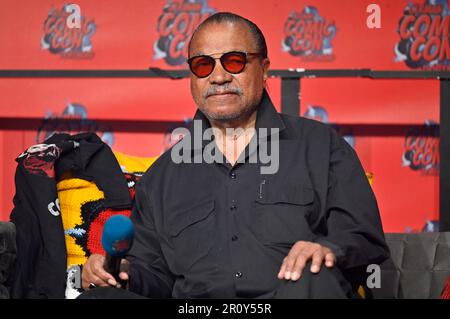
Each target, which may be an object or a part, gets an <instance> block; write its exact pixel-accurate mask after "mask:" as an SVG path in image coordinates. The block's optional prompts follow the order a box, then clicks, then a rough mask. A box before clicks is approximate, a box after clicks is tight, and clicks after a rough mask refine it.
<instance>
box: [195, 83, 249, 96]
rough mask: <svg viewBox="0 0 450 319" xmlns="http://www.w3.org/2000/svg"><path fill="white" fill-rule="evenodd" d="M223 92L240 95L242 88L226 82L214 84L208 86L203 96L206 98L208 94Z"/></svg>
mask: <svg viewBox="0 0 450 319" xmlns="http://www.w3.org/2000/svg"><path fill="white" fill-rule="evenodd" d="M225 93H233V94H238V95H242V90H241V89H239V88H234V87H231V86H230V85H228V84H224V85H214V86H210V87H209V88H208V90H207V91H206V92H205V93H204V94H203V97H204V98H207V97H208V96H211V95H215V94H225Z"/></svg>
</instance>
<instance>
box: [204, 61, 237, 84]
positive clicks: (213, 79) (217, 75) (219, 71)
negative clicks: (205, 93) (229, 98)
mask: <svg viewBox="0 0 450 319" xmlns="http://www.w3.org/2000/svg"><path fill="white" fill-rule="evenodd" d="M232 80H233V76H232V75H231V74H230V73H228V72H227V71H225V69H224V68H223V66H222V63H220V61H217V62H216V65H215V66H214V70H213V71H212V73H211V74H210V75H209V82H210V83H211V84H224V83H228V82H231V81H232Z"/></svg>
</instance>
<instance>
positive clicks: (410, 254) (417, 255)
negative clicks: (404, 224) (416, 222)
mask: <svg viewBox="0 0 450 319" xmlns="http://www.w3.org/2000/svg"><path fill="white" fill-rule="evenodd" d="M386 241H387V244H388V246H389V248H390V250H391V258H390V259H388V260H387V261H385V262H384V263H383V264H382V265H381V287H380V288H372V289H370V291H369V292H370V294H371V295H372V296H373V298H408V299H412V298H413V299H429V298H439V297H440V296H441V293H442V290H443V288H444V285H445V282H446V280H447V278H448V276H449V275H450V232H441V233H411V234H403V233H401V234H394V233H388V234H386Z"/></svg>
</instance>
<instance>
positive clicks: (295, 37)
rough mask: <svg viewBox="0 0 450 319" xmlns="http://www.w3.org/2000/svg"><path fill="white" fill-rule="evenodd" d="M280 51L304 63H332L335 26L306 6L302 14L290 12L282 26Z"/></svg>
mask: <svg viewBox="0 0 450 319" xmlns="http://www.w3.org/2000/svg"><path fill="white" fill-rule="evenodd" d="M284 36H285V38H284V40H283V42H282V44H281V45H282V51H283V52H289V53H290V54H291V55H293V56H299V57H301V58H302V59H303V60H304V61H332V60H334V58H335V56H334V52H333V45H332V40H333V39H334V37H335V36H336V25H335V23H334V22H333V21H329V20H326V19H324V18H323V17H321V16H320V15H319V11H318V10H317V9H316V8H315V7H312V6H306V7H305V8H304V9H303V11H302V12H300V13H299V12H291V13H290V14H289V17H288V19H287V21H286V23H285V24H284Z"/></svg>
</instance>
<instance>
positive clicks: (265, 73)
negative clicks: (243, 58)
mask: <svg viewBox="0 0 450 319" xmlns="http://www.w3.org/2000/svg"><path fill="white" fill-rule="evenodd" d="M269 67H270V60H269V59H268V58H265V59H264V60H263V61H262V68H263V79H264V83H265V82H266V80H267V78H268V77H269Z"/></svg>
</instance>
